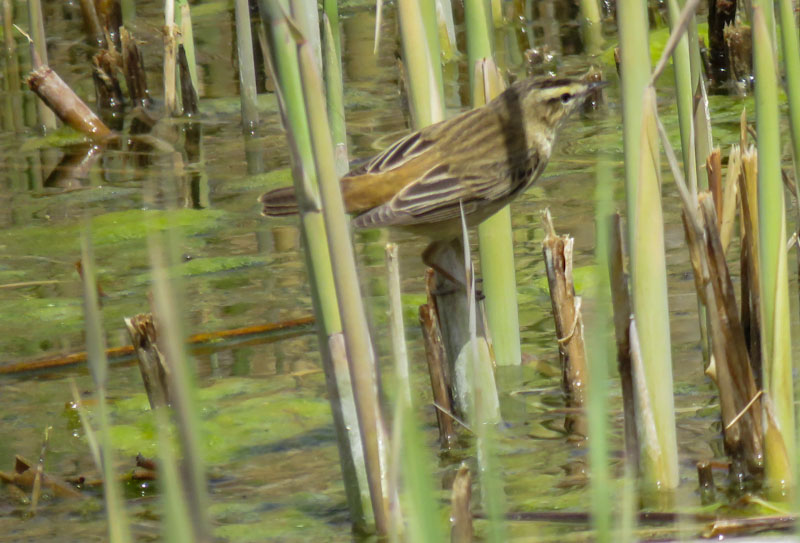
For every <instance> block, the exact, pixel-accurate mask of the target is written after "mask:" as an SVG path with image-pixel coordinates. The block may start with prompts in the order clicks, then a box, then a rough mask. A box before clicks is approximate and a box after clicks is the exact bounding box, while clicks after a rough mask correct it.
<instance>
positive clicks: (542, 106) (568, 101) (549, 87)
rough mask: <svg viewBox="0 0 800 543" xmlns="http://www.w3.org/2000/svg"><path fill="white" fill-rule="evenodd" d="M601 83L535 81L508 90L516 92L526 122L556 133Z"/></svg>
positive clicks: (561, 80) (521, 83)
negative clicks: (563, 122) (547, 128)
mask: <svg viewBox="0 0 800 543" xmlns="http://www.w3.org/2000/svg"><path fill="white" fill-rule="evenodd" d="M606 84H607V83H605V82H602V81H582V80H580V79H552V78H551V79H537V78H530V79H525V80H523V81H519V82H517V83H515V84H514V85H512V86H511V87H509V89H508V90H509V91H513V92H516V94H517V95H518V97H519V100H520V104H521V106H522V111H523V112H524V115H525V117H526V119H528V120H529V121H531V122H534V123H537V124H539V125H543V126H546V127H549V128H551V129H553V130H555V129H556V128H557V127H558V126H559V125H560V124H561V122H562V121H563V120H564V119H566V118H567V117H569V116H570V114H572V113H573V112H574V111H575V110H576V109H578V108H579V107H580V106H581V104H583V103H584V100H585V99H586V97H587V96H588V95H589V94H590V93H591V92H592V91H594V90H595V89H598V88H600V87H603V86H605V85H606Z"/></svg>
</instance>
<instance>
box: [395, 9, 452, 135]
mask: <svg viewBox="0 0 800 543" xmlns="http://www.w3.org/2000/svg"><path fill="white" fill-rule="evenodd" d="M433 2H434V0H398V2H397V10H398V16H399V18H400V34H401V37H402V41H403V62H404V63H405V69H406V74H407V77H406V81H407V82H408V101H409V105H410V107H411V119H412V124H413V126H414V128H417V129H419V128H422V127H423V126H427V125H429V124H433V123H436V122H439V121H441V120H443V119H444V84H443V82H442V66H441V64H440V61H439V57H440V54H441V52H440V50H439V37H438V35H437V34H436V24H435V21H436V9H435V7H434V3H433Z"/></svg>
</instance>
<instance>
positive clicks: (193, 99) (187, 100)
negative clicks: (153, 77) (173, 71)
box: [178, 44, 199, 117]
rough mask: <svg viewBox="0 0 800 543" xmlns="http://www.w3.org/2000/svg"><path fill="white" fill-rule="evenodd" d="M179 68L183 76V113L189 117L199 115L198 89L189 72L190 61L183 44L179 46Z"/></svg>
mask: <svg viewBox="0 0 800 543" xmlns="http://www.w3.org/2000/svg"><path fill="white" fill-rule="evenodd" d="M178 69H179V72H180V76H181V103H182V105H183V114H184V115H185V116H187V117H193V116H194V115H197V112H198V111H199V110H198V108H197V91H196V90H195V88H194V85H193V84H192V76H191V75H190V74H189V62H188V60H187V59H186V50H185V49H184V48H183V44H181V45H179V46H178Z"/></svg>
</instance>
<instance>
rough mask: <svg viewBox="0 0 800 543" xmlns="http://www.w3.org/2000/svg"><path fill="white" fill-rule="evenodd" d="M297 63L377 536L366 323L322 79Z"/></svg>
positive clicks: (378, 492) (382, 515) (378, 500)
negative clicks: (310, 121) (360, 431)
mask: <svg viewBox="0 0 800 543" xmlns="http://www.w3.org/2000/svg"><path fill="white" fill-rule="evenodd" d="M298 57H299V62H300V70H301V77H302V87H303V98H304V100H305V107H306V111H307V114H308V118H309V119H314V120H315V121H316V122H315V123H313V124H309V129H310V135H311V144H312V149H313V156H314V164H315V166H316V172H317V178H318V179H319V188H320V196H321V197H322V202H323V206H322V210H323V212H322V215H323V217H324V218H325V229H326V231H327V233H328V247H329V251H330V258H331V263H332V264H333V279H334V284H335V285H336V292H337V294H338V296H337V297H338V301H339V314H340V315H341V317H342V330H343V332H344V338H345V344H346V346H347V353H348V356H349V358H350V378H351V380H352V382H353V388H354V390H355V391H356V394H355V400H356V411H357V413H358V422H359V425H360V426H361V428H362V431H363V433H362V444H363V448H364V457H365V459H366V466H367V481H368V483H369V489H370V497H371V500H372V510H373V514H374V516H375V527H376V529H377V530H378V533H379V534H386V533H387V521H388V509H387V503H386V497H385V495H384V493H383V489H382V463H383V462H382V460H381V453H380V444H379V432H380V430H379V425H380V424H381V421H380V406H379V404H378V394H377V392H378V391H377V376H376V374H375V357H374V354H373V352H372V343H371V340H370V337H369V327H368V326H367V317H366V313H365V312H364V305H363V302H362V301H361V292H360V290H359V284H358V274H357V272H356V264H355V255H354V253H353V244H352V242H351V240H350V235H349V232H348V223H347V215H346V213H345V210H344V201H343V199H342V193H341V190H340V188H339V177H338V176H337V175H336V165H335V159H334V154H333V143H332V141H331V132H330V127H329V126H328V118H327V111H326V110H325V102H324V94H323V85H322V78H321V77H320V74H319V71H318V69H317V66H316V65H315V63H314V57H313V52H312V50H311V45H310V44H309V43H308V42H302V43H300V45H299V47H298Z"/></svg>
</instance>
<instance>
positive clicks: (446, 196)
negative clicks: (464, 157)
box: [353, 166, 511, 228]
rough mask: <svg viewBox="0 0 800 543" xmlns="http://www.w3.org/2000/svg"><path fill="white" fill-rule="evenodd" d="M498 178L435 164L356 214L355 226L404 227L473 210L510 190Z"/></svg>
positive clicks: (441, 220)
mask: <svg viewBox="0 0 800 543" xmlns="http://www.w3.org/2000/svg"><path fill="white" fill-rule="evenodd" d="M510 190H511V189H510V187H509V183H507V182H504V181H503V180H502V174H501V175H500V178H495V177H487V176H480V175H464V174H461V175H453V174H452V173H450V172H449V169H448V168H447V166H436V167H435V168H432V169H431V170H429V171H428V172H427V173H426V174H425V175H424V176H423V177H422V178H420V179H419V180H418V181H416V182H414V183H411V184H410V185H408V186H407V187H405V188H404V189H403V190H401V191H400V192H399V193H397V194H396V195H395V196H394V197H393V198H392V199H391V200H389V201H388V202H386V203H385V204H383V205H380V206H378V207H375V208H373V209H371V210H369V211H367V212H366V213H363V214H361V215H359V216H358V217H356V218H355V219H354V221H353V224H354V226H355V227H357V228H378V227H383V226H406V225H412V224H421V223H435V222H443V221H447V220H450V219H454V218H457V217H459V216H460V214H461V206H462V205H463V208H464V214H465V215H469V214H470V213H472V212H474V211H476V210H477V209H478V207H479V204H480V202H481V201H482V200H484V201H493V200H495V199H497V198H501V197H503V196H504V195H506V194H507V193H508V192H509V191H510Z"/></svg>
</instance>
